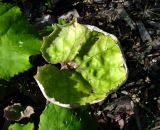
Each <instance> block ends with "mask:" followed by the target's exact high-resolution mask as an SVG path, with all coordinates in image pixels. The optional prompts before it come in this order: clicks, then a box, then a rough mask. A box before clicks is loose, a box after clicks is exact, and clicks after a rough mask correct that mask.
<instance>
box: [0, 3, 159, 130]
mask: <svg viewBox="0 0 160 130" xmlns="http://www.w3.org/2000/svg"><path fill="white" fill-rule="evenodd" d="M1 1H3V2H8V3H13V4H16V5H18V6H19V7H20V8H21V10H22V12H23V14H24V15H25V16H26V17H27V18H28V21H29V22H30V23H31V24H33V25H34V26H35V27H36V28H37V30H38V31H41V30H42V29H43V28H44V27H45V26H47V25H51V24H54V23H57V22H58V18H60V17H65V18H66V19H67V20H68V21H69V20H71V19H72V18H73V16H75V17H78V21H79V22H80V23H83V24H90V25H94V26H97V27H99V28H100V29H102V30H104V31H106V32H109V33H112V34H114V35H115V36H116V37H117V38H118V39H119V41H120V45H121V48H122V50H123V52H124V57H125V59H126V63H127V67H128V78H127V81H126V82H125V83H124V84H123V85H122V86H120V87H119V89H118V90H116V91H114V92H112V93H111V94H109V95H108V96H107V98H106V99H105V100H104V101H103V102H101V103H97V104H94V105H92V106H91V107H92V109H93V111H94V113H95V116H96V119H97V122H98V123H99V125H100V127H101V129H102V130H135V129H136V130H159V129H160V86H159V83H160V75H159V74H160V1H159V0H72V1H71V0H46V1H45V0H42V1H39V0H1ZM68 12H70V14H67V13H68ZM46 19H47V20H46ZM30 62H31V63H32V64H33V65H34V66H35V67H34V68H32V69H30V70H29V71H27V72H25V73H22V74H19V75H17V76H15V77H14V78H12V79H11V80H10V81H3V80H1V81H0V84H1V85H3V86H6V90H7V88H8V87H9V88H10V91H9V92H7V96H6V97H5V98H4V99H3V100H1V101H0V128H1V129H2V130H5V128H6V126H7V125H8V124H9V123H12V121H8V120H6V119H5V118H4V117H3V109H4V108H5V107H7V106H8V105H10V104H13V103H17V102H18V103H21V104H22V105H24V106H28V105H30V106H32V107H33V108H34V110H35V114H33V115H32V116H31V119H30V120H33V122H34V123H35V124H36V126H37V127H38V122H39V115H40V114H41V112H42V111H43V110H44V107H45V104H46V100H45V99H44V97H43V95H42V93H41V92H40V90H39V88H38V86H37V84H36V82H35V80H34V79H33V75H35V74H36V66H41V65H43V64H45V61H44V59H43V58H42V57H41V55H38V56H33V57H31V58H30ZM22 86H23V87H22ZM28 120H29V119H23V120H22V121H20V122H23V123H24V122H27V121H28Z"/></svg>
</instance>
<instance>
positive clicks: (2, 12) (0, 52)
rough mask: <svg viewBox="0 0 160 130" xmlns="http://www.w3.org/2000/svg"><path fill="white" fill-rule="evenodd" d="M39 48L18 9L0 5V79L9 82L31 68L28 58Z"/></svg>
mask: <svg viewBox="0 0 160 130" xmlns="http://www.w3.org/2000/svg"><path fill="white" fill-rule="evenodd" d="M40 46H41V43H40V40H39V39H38V38H37V36H36V35H35V34H34V31H33V28H32V27H31V25H29V23H28V22H27V20H26V19H25V18H24V17H23V16H22V15H21V11H20V9H19V8H18V7H16V6H12V5H10V4H2V3H0V61H1V62H0V78H2V79H5V80H9V79H10V78H11V77H13V76H14V75H16V74H18V73H20V72H23V71H25V70H28V69H29V68H31V67H32V65H31V64H30V62H29V57H30V56H31V55H35V54H38V53H39V50H40Z"/></svg>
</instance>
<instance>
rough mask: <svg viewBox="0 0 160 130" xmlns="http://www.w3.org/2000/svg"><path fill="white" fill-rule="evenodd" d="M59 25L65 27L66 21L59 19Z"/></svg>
mask: <svg viewBox="0 0 160 130" xmlns="http://www.w3.org/2000/svg"><path fill="white" fill-rule="evenodd" d="M58 24H60V25H65V24H66V21H65V19H63V18H59V19H58Z"/></svg>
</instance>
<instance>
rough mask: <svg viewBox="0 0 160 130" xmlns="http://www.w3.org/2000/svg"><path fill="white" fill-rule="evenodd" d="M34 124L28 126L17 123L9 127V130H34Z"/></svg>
mask: <svg viewBox="0 0 160 130" xmlns="http://www.w3.org/2000/svg"><path fill="white" fill-rule="evenodd" d="M33 129H34V124H33V123H28V124H19V123H15V124H12V125H10V126H9V128H8V130H33Z"/></svg>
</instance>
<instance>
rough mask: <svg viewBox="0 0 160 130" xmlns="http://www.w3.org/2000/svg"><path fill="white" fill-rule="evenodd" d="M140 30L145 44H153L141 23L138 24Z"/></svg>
mask: <svg viewBox="0 0 160 130" xmlns="http://www.w3.org/2000/svg"><path fill="white" fill-rule="evenodd" d="M136 24H137V26H138V30H139V33H140V36H141V39H142V41H143V42H150V43H151V42H152V38H151V36H150V35H149V33H148V31H147V30H146V28H145V26H144V24H143V23H142V22H141V21H138V22H136Z"/></svg>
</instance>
